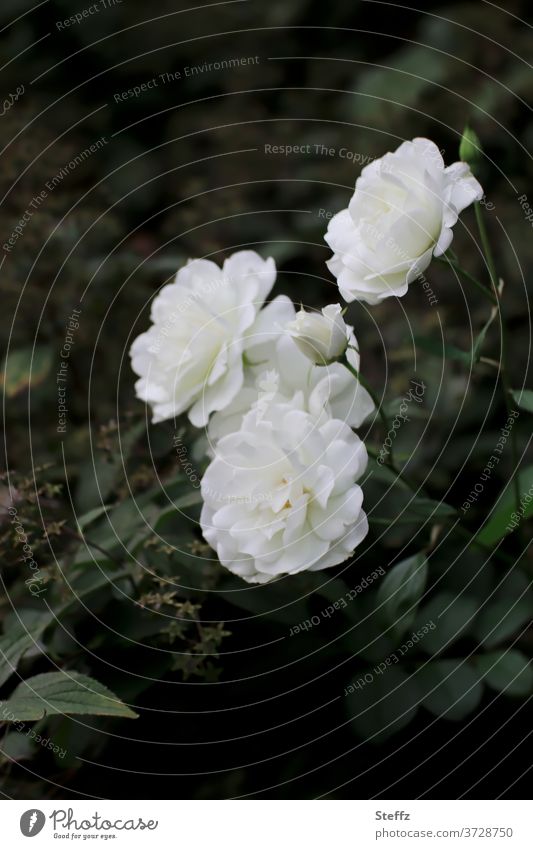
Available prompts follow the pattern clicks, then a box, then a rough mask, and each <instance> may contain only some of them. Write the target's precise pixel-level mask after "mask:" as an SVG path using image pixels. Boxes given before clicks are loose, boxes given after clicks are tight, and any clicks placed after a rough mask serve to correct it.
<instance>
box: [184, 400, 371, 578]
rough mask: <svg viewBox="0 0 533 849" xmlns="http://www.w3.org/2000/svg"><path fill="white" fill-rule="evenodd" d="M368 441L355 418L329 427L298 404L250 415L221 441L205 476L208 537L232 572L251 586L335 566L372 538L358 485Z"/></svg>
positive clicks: (204, 517) (204, 525)
mask: <svg viewBox="0 0 533 849" xmlns="http://www.w3.org/2000/svg"><path fill="white" fill-rule="evenodd" d="M366 464H367V453H366V449H365V446H364V444H363V443H362V442H361V440H360V439H359V437H358V436H356V435H355V434H354V433H353V431H352V430H351V429H350V428H349V427H348V425H347V424H345V422H342V421H339V420H338V419H328V420H327V421H326V422H325V423H323V424H322V425H321V426H320V427H318V426H317V423H316V420H315V419H314V418H313V416H311V415H310V414H309V413H306V412H304V411H302V410H298V409H295V408H294V406H293V405H291V404H290V403H281V404H272V405H270V406H269V408H268V411H267V413H266V414H264V415H263V416H261V417H258V416H257V415H256V411H255V410H253V409H252V410H251V411H250V413H249V414H248V415H247V416H245V419H244V421H243V424H242V427H241V429H240V430H239V431H237V432H236V433H232V434H230V435H228V436H225V437H224V438H223V439H221V440H220V442H219V443H218V444H217V448H216V456H215V459H214V460H213V461H212V462H211V464H210V465H209V466H208V468H207V470H206V472H205V474H204V477H203V480H202V496H203V498H204V506H203V509H202V514H201V518H200V524H201V528H202V533H203V535H204V537H205V539H206V540H207V542H208V543H209V544H210V545H211V546H212V548H213V549H214V550H215V551H216V553H217V555H218V558H219V560H220V562H221V563H222V565H223V566H225V567H226V568H227V569H229V570H230V571H231V572H233V573H234V574H235V575H239V576H240V577H242V578H244V580H245V581H248V582H249V583H259V584H262V583H266V582H267V581H271V580H272V579H273V578H276V577H277V576H279V575H284V574H291V575H294V574H296V573H297V572H302V571H304V570H310V571H316V570H319V569H327V568H328V567H330V566H335V565H336V564H338V563H342V562H343V561H344V560H346V558H347V557H349V556H350V555H351V554H352V553H353V551H354V549H355V548H356V546H357V545H359V543H360V542H361V541H362V540H363V539H364V537H365V536H366V534H367V532H368V522H367V518H366V515H365V513H364V512H363V510H362V509H361V506H362V502H363V493H362V491H361V488H360V486H358V485H357V484H356V481H357V480H358V479H359V478H360V477H361V475H362V474H363V473H364V471H365V468H366Z"/></svg>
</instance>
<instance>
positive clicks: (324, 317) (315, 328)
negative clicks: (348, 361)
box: [287, 304, 348, 366]
mask: <svg viewBox="0 0 533 849" xmlns="http://www.w3.org/2000/svg"><path fill="white" fill-rule="evenodd" d="M287 332H288V333H289V335H290V336H291V338H292V340H293V342H294V343H295V344H296V345H297V346H298V348H299V349H300V351H301V352H302V354H305V356H306V357H307V358H308V359H309V360H311V362H312V363H315V365H317V366H327V365H329V364H330V363H332V362H334V361H335V360H338V359H339V357H342V355H343V354H344V352H345V351H346V348H347V347H348V328H347V326H346V324H345V321H344V319H343V317H342V307H341V306H340V304H329V306H327V307H324V309H323V310H322V313H318V312H306V311H305V310H304V309H303V308H302V309H301V310H300V311H299V312H298V313H296V318H295V319H294V320H293V321H290V322H289V323H288V325H287Z"/></svg>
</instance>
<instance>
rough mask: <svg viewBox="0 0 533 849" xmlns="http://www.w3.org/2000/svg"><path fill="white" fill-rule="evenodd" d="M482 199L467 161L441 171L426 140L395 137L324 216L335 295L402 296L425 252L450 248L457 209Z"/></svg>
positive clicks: (424, 263) (427, 258)
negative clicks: (389, 149)
mask: <svg viewBox="0 0 533 849" xmlns="http://www.w3.org/2000/svg"><path fill="white" fill-rule="evenodd" d="M482 197H483V189H482V188H481V186H480V184H479V183H478V181H477V180H476V179H475V178H474V177H473V176H472V173H471V171H470V168H469V166H468V165H467V164H466V163H464V162H455V163H454V164H453V165H450V166H448V168H445V166H444V161H443V159H442V156H441V154H440V152H439V149H438V148H437V146H436V145H435V144H434V143H433V142H432V141H429V139H423V138H418V139H413V141H406V142H403V144H401V145H400V146H399V148H398V149H397V150H396V151H394V153H387V154H385V156H383V157H382V158H381V159H377V160H375V161H374V162H371V163H370V165H366V166H365V167H364V168H363V170H362V171H361V176H360V177H359V178H358V180H357V181H356V184H355V192H354V194H353V197H352V199H351V201H350V204H349V207H348V209H344V210H343V211H342V212H339V213H338V214H337V215H335V216H334V217H333V218H332V219H331V221H330V223H329V225H328V231H327V233H326V236H325V239H326V242H327V243H328V245H329V246H330V248H331V249H332V250H333V252H334V254H333V257H332V258H331V259H330V260H329V262H328V263H327V265H328V268H329V269H330V271H331V272H332V273H333V274H334V275H335V277H336V278H337V283H338V286H339V291H340V293H341V295H342V297H343V298H344V299H345V300H346V301H354V300H359V301H366V302H367V303H369V304H377V303H379V302H380V301H382V300H383V299H384V298H388V297H390V296H391V295H396V296H397V297H399V296H401V295H405V293H406V292H407V287H408V285H409V283H412V282H413V280H415V279H416V278H417V277H418V276H419V275H420V274H421V273H422V272H423V271H424V270H425V269H426V268H427V267H428V265H429V263H430V262H431V257H432V256H440V255H441V254H443V253H444V252H445V251H446V250H447V249H448V247H449V246H450V243H451V241H452V229H451V228H452V227H453V226H454V224H455V223H456V221H457V219H458V217H459V213H460V212H462V210H463V209H465V208H466V207H467V206H469V205H470V204H471V203H472V202H473V201H477V200H481V198H482Z"/></svg>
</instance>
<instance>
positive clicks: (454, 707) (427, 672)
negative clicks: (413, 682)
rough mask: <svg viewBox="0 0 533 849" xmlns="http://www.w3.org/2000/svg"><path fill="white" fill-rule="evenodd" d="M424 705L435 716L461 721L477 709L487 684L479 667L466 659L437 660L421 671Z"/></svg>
mask: <svg viewBox="0 0 533 849" xmlns="http://www.w3.org/2000/svg"><path fill="white" fill-rule="evenodd" d="M417 682H418V687H419V690H420V697H421V701H422V704H423V705H424V707H425V708H427V710H429V711H430V712H431V713H433V714H434V715H435V716H444V717H446V719H452V720H461V719H464V718H465V716H468V714H470V713H472V711H473V710H475V709H476V707H477V706H478V704H479V702H480V701H481V697H482V695H483V685H482V684H481V682H480V680H479V675H478V674H477V672H476V670H474V669H472V667H471V666H468V665H467V664H466V663H464V662H463V661H458V660H437V661H435V662H434V663H428V664H426V666H424V667H422V668H421V669H419V670H418V672H417Z"/></svg>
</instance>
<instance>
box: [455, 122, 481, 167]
mask: <svg viewBox="0 0 533 849" xmlns="http://www.w3.org/2000/svg"><path fill="white" fill-rule="evenodd" d="M481 152H482V151H481V142H480V141H479V138H478V136H477V133H475V132H474V130H472V129H470V127H465V129H464V132H463V136H462V138H461V143H460V145H459V159H460V160H461V162H466V163H467V164H468V165H470V167H471V168H472V169H473V168H474V166H476V165H478V163H479V161H480V159H481Z"/></svg>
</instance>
